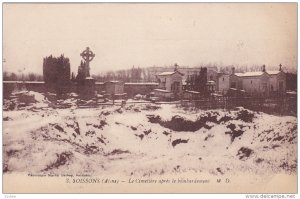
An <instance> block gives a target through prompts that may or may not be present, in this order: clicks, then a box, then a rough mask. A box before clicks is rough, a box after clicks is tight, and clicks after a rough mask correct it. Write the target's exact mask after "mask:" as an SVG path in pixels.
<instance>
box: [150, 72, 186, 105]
mask: <svg viewBox="0 0 300 199" xmlns="http://www.w3.org/2000/svg"><path fill="white" fill-rule="evenodd" d="M182 76H183V74H182V73H181V72H179V71H178V70H177V67H175V70H174V71H173V72H163V73H160V74H158V75H157V81H158V89H154V92H155V94H156V95H157V96H158V97H163V98H175V99H177V98H179V96H180V95H181V93H182Z"/></svg>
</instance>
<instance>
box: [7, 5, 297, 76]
mask: <svg viewBox="0 0 300 199" xmlns="http://www.w3.org/2000/svg"><path fill="white" fill-rule="evenodd" d="M87 46H89V47H90V48H91V50H92V51H93V52H94V53H95V54H96V56H95V58H94V60H93V61H92V62H91V64H90V66H91V74H97V73H99V72H101V71H107V70H113V69H126V68H131V67H132V66H133V65H134V66H140V67H146V66H153V65H157V66H163V65H174V63H178V64H179V65H182V66H183V65H184V66H190V67H193V66H199V65H200V64H201V63H216V64H223V65H231V64H235V65H236V64H238V65H248V66H251V65H253V64H259V65H262V64H266V65H267V66H278V65H279V63H282V64H283V65H284V66H285V67H289V68H296V64H297V4H296V3H276V4H274V3H273V4H270V3H269V4H268V3H261V4H255V3H250V4H246V3H240V4H229V3H225V4H217V3H214V4H204V3H198V4H195V3H194V4H179V3H177V4H4V9H3V57H4V59H5V60H6V62H5V63H4V66H3V67H4V70H5V71H14V72H17V71H20V70H23V69H24V68H25V71H24V72H25V73H27V72H35V73H40V74H42V63H43V57H45V56H49V55H50V54H52V55H54V56H59V55H60V54H64V55H65V56H66V57H69V58H70V63H71V70H72V71H73V72H76V73H77V68H78V65H79V63H80V60H81V57H80V55H79V54H80V53H81V52H82V51H83V50H84V49H85V48H86V47H87Z"/></svg>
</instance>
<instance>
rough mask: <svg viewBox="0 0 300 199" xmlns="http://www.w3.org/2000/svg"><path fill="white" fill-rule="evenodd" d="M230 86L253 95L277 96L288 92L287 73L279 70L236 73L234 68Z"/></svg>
mask: <svg viewBox="0 0 300 199" xmlns="http://www.w3.org/2000/svg"><path fill="white" fill-rule="evenodd" d="M229 85H230V88H234V89H238V90H244V91H245V92H246V93H247V94H248V95H251V96H271V95H272V96H275V95H282V94H284V93H285V92H286V81H285V73H284V72H283V71H282V70H281V66H280V69H279V71H266V68H265V65H264V66H263V67H262V71H258V72H246V73H235V71H234V68H233V70H232V74H231V75H230V83H229Z"/></svg>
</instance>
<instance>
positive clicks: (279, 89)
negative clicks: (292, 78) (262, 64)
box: [267, 64, 286, 96]
mask: <svg viewBox="0 0 300 199" xmlns="http://www.w3.org/2000/svg"><path fill="white" fill-rule="evenodd" d="M267 73H268V74H269V75H270V95H272V96H279V95H283V94H285V92H286V74H285V73H284V72H283V71H282V65H281V64H280V65H279V70H278V71H267Z"/></svg>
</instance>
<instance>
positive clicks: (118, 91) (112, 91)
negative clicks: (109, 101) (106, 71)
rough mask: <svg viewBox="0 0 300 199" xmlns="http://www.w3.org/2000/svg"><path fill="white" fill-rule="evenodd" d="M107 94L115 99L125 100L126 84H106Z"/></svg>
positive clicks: (113, 82) (110, 82)
mask: <svg viewBox="0 0 300 199" xmlns="http://www.w3.org/2000/svg"><path fill="white" fill-rule="evenodd" d="M104 89H105V94H108V95H110V96H111V97H112V98H113V99H123V98H124V97H125V96H126V93H124V82H121V81H107V82H104Z"/></svg>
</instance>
